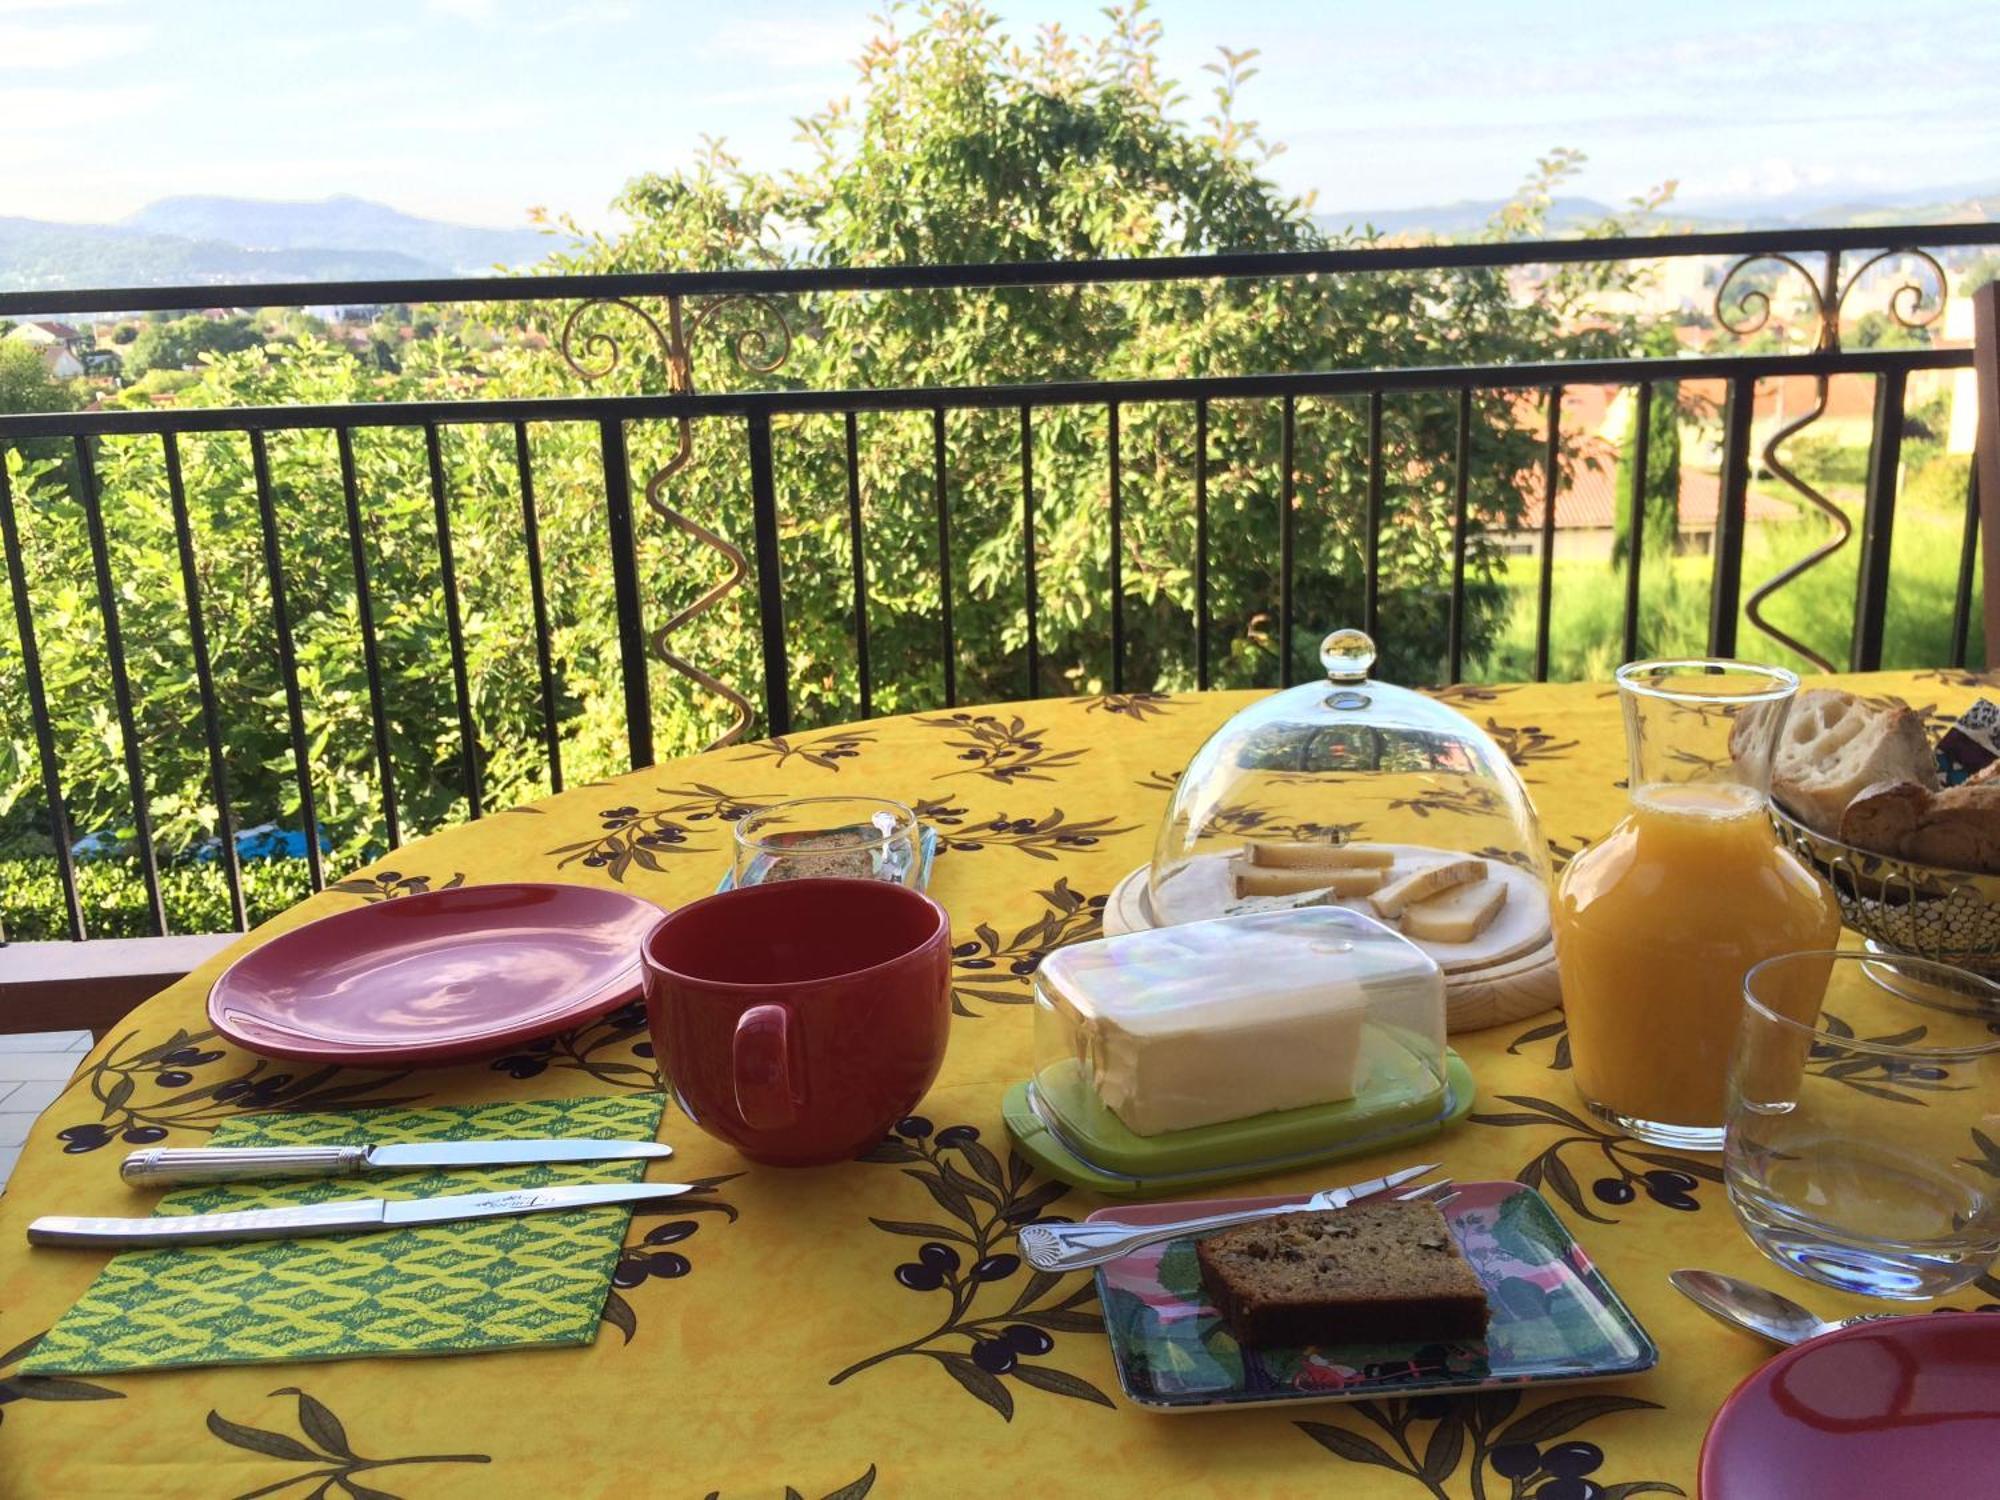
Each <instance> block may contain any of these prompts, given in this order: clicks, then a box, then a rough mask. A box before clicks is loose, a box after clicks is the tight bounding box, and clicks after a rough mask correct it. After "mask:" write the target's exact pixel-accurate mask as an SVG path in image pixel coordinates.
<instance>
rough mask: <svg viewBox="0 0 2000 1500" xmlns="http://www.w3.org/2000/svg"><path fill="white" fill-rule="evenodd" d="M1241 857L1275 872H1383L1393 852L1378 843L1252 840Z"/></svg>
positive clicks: (1394, 852)
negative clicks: (1308, 842)
mask: <svg viewBox="0 0 2000 1500" xmlns="http://www.w3.org/2000/svg"><path fill="white" fill-rule="evenodd" d="M1243 856H1244V858H1245V859H1247V860H1248V861H1249V862H1250V863H1251V864H1253V865H1262V866H1266V867H1269V868H1271V869H1276V870H1386V869H1388V868H1389V866H1390V865H1392V864H1394V863H1395V861H1396V851H1395V850H1393V849H1385V848H1384V847H1383V846H1382V845H1380V844H1305V843H1298V844H1291V843H1280V842H1279V841H1277V840H1276V839H1251V840H1250V842H1248V843H1247V844H1245V845H1244V846H1243Z"/></svg>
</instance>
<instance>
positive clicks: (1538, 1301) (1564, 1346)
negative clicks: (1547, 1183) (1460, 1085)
mask: <svg viewBox="0 0 2000 1500" xmlns="http://www.w3.org/2000/svg"><path fill="white" fill-rule="evenodd" d="M1303 1201H1304V1200H1303V1199H1302V1198H1297V1197H1279V1198H1216V1199H1211V1200H1208V1201H1206V1202H1200V1203H1185V1202H1184V1203H1148V1204H1132V1205H1120V1206H1118V1207H1116V1208H1104V1209H1099V1210H1098V1211H1097V1212H1096V1213H1094V1214H1092V1215H1091V1216H1090V1219H1091V1221H1093V1222H1095V1221H1097V1220H1100V1219H1116V1220H1119V1221H1122V1222H1124V1223H1128V1224H1157V1223H1161V1222H1163V1221H1165V1220H1169V1219H1178V1218H1192V1217H1194V1216H1195V1215H1197V1214H1224V1213H1230V1212H1233V1211H1235V1210H1237V1209H1244V1208H1262V1207H1265V1206H1267V1205H1278V1204H1287V1203H1299V1202H1303ZM1444 1215H1445V1219H1446V1221H1447V1222H1448V1223H1449V1224H1450V1225H1451V1230H1452V1233H1453V1235H1454V1236H1456V1238H1457V1240H1458V1243H1459V1248H1460V1249H1462V1250H1463V1251H1464V1252H1465V1255H1466V1258H1467V1259H1468V1260H1470V1261H1471V1262H1472V1266H1473V1269H1474V1270H1476V1271H1477V1272H1478V1273H1479V1279H1480V1280H1481V1281H1483V1282H1485V1283H1486V1296H1487V1301H1488V1303H1489V1304H1490V1305H1491V1307H1492V1312H1493V1321H1492V1325H1491V1326H1490V1327H1489V1328H1488V1330H1487V1336H1486V1341H1485V1342H1484V1343H1449V1344H1446V1343H1433V1344H1343V1345H1324V1346H1307V1347H1305V1348H1295V1349H1283V1348H1267V1349H1245V1348H1242V1347H1240V1346H1239V1345H1238V1344H1237V1342H1236V1340H1235V1339H1234V1338H1233V1337H1232V1336H1231V1335H1230V1333H1229V1330H1228V1329H1227V1328H1226V1327H1225V1326H1224V1325H1223V1322H1222V1319H1221V1318H1220V1317H1219V1316H1218V1315H1217V1314H1216V1312H1215V1309H1214V1308H1213V1307H1211V1306H1210V1305H1209V1303H1208V1299H1207V1297H1206V1296H1205V1295H1204V1294H1203V1292H1202V1289H1201V1279H1200V1273H1199V1271H1198V1269H1197V1267H1196V1264H1195V1256H1194V1240H1193V1239H1192V1238H1189V1239H1184V1240H1170V1241H1168V1242H1167V1243H1165V1244H1163V1245H1153V1246H1149V1247H1148V1248H1146V1249H1144V1250H1141V1251H1138V1252H1137V1253H1136V1254H1133V1255H1128V1256H1126V1257H1125V1258H1124V1259H1122V1260H1115V1261H1112V1262H1111V1263H1110V1264H1109V1265H1106V1266H1102V1267H1100V1268H1099V1270H1098V1272H1097V1295H1098V1300H1099V1302H1100V1304H1101V1305H1102V1306H1103V1308H1104V1326H1105V1329H1106V1331H1107V1332H1108V1333H1109V1334H1110V1337H1111V1353H1112V1356H1113V1358H1114V1359H1116V1361H1117V1364H1118V1380H1119V1384H1120V1385H1122V1386H1123V1387H1124V1390H1125V1395H1126V1398H1127V1399H1128V1400H1130V1401H1133V1402H1135V1403H1136V1404H1138V1405H1140V1406H1146V1407H1151V1408H1153V1409H1155V1410H1159V1411H1197V1410H1203V1409H1211V1408H1216V1407H1224V1406H1245V1405H1255V1404H1258V1403H1261V1402H1267V1401H1292V1402H1309V1401H1358V1400H1362V1399H1364V1398H1366V1397H1370V1396H1379V1395H1396V1396H1419V1395H1427V1394H1432V1393H1451V1392H1465V1391H1478V1390H1487V1389H1491V1388H1493V1387H1496V1386H1514V1385H1553V1384H1565V1383H1573V1382H1577V1381H1584V1380H1608V1379H1612V1378H1615V1377H1618V1376H1625V1375H1636V1374H1638V1373H1640V1372H1641V1371H1643V1370H1650V1369H1651V1368H1652V1367H1653V1366H1654V1365H1655V1364H1657V1363H1658V1362H1659V1358H1660V1351H1659V1350H1658V1349H1657V1348H1656V1347H1655V1346H1654V1344H1653V1341H1652V1339H1651V1338H1650V1337H1648V1336H1647V1333H1646V1330H1645V1329H1643V1328H1641V1327H1640V1326H1639V1322H1638V1319H1636V1318H1634V1317H1633V1316H1632V1314H1631V1312H1630V1311H1629V1310H1628V1309H1627V1308H1626V1306H1625V1304H1624V1303H1623V1302H1621V1301H1619V1300H1618V1294H1617V1293H1616V1292H1614V1291H1612V1290H1611V1287H1610V1285H1609V1284H1608V1283H1607V1282H1606V1281H1605V1279H1604V1278H1603V1276H1601V1275H1600V1274H1599V1273H1598V1270H1597V1268H1596V1267H1595V1266H1594V1265H1592V1264H1591V1261H1590V1257H1589V1256H1587V1255H1585V1254H1584V1252H1583V1248H1582V1247H1581V1246H1580V1245H1578V1244H1577V1243H1576V1241H1575V1240H1574V1239H1572V1238H1571V1237H1570V1233H1569V1231H1568V1230H1567V1229H1565V1228H1564V1227H1563V1225H1562V1221H1561V1220H1559V1219H1557V1218H1556V1216H1555V1214H1554V1213H1553V1212H1551V1211H1550V1209H1549V1206H1548V1205H1547V1204H1546V1203H1544V1202H1543V1201H1542V1200H1541V1197H1540V1195H1539V1194H1537V1193H1536V1192H1535V1191H1534V1190H1533V1189H1532V1188H1527V1187H1523V1186H1522V1185H1521V1184H1520V1183H1518V1182H1462V1183H1460V1184H1459V1185H1458V1196H1457V1197H1456V1198H1454V1199H1453V1200H1452V1201H1451V1203H1450V1204H1449V1205H1447V1206H1446V1208H1445V1210H1444Z"/></svg>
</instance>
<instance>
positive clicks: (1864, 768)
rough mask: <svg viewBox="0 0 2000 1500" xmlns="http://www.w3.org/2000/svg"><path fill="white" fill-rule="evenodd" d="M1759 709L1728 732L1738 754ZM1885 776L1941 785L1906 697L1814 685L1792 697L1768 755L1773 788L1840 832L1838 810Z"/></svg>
mask: <svg viewBox="0 0 2000 1500" xmlns="http://www.w3.org/2000/svg"><path fill="white" fill-rule="evenodd" d="M1765 722H1767V720H1766V719H1765V718H1764V717H1763V716H1761V715H1751V714H1746V715H1744V716H1742V717H1741V718H1739V720H1738V722H1737V724H1736V727H1735V728H1734V729H1733V730H1731V732H1730V737H1729V738H1730V750H1731V752H1732V753H1733V754H1735V755H1736V757H1737V758H1738V759H1739V760H1741V759H1745V758H1747V757H1748V755H1749V754H1750V753H1751V752H1752V750H1753V747H1754V736H1755V734H1756V733H1757V729H1758V726H1759V725H1760V724H1763V723H1765ZM1882 781H1907V782H1910V783H1912V784H1913V785H1915V786H1918V787H1921V788H1922V789H1923V790H1925V791H1932V792H1934V791H1936V790H1937V787H1938V773H1937V761H1936V759H1935V758H1934V757H1933V756H1932V754H1931V742H1930V736H1929V735H1927V734H1926V733H1925V732H1924V721H1923V720H1922V719H1921V718H1919V717H1918V716H1917V715H1916V714H1915V713H1913V712H1912V711H1911V710H1910V709H1909V708H1908V707H1907V706H1906V705H1904V704H1901V703H1897V702H1894V701H1893V700H1891V701H1887V702H1885V701H1884V700H1881V699H1874V700H1866V699H1862V698H1857V697H1855V696H1854V694H1852V693H1843V692H1840V691H1839V690H1838V689H1835V688H1813V689H1810V690H1808V691H1806V692H1803V693H1800V694H1799V695H1798V697H1797V698H1796V699H1794V700H1793V703H1792V710H1791V714H1790V715H1789V717H1787V719H1786V720H1785V725H1784V729H1783V730H1782V732H1781V733H1780V735H1779V738H1778V745H1777V751H1776V754H1775V755H1774V756H1773V757H1772V763H1771V795H1772V796H1773V797H1775V798H1776V799H1777V800H1778V802H1779V803H1780V804H1781V805H1782V806H1783V807H1784V808H1785V809H1786V810H1787V811H1788V812H1790V813H1791V814H1793V816H1795V817H1797V818H1798V819H1800V820H1801V821H1802V822H1804V823H1805V824H1806V825H1807V826H1808V827H1810V828H1812V829H1814V830H1816V831H1817V832H1820V833H1823V834H1826V835H1827V836H1828V837H1830V838H1838V837H1839V836H1840V820H1841V815H1842V814H1843V813H1845V812H1846V811H1847V804H1848V803H1850V802H1852V801H1853V800H1854V799H1855V797H1856V796H1858V795H1859V794H1860V793H1861V792H1862V791H1863V790H1865V789H1866V788H1868V787H1871V786H1873V785H1874V784H1875V783H1877V782H1882Z"/></svg>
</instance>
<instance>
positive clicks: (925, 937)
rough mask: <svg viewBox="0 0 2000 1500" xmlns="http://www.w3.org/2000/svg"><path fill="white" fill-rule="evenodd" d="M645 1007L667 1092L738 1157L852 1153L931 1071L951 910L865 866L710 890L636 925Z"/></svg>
mask: <svg viewBox="0 0 2000 1500" xmlns="http://www.w3.org/2000/svg"><path fill="white" fill-rule="evenodd" d="M641 958H642V962H643V965H644V968H645V983H646V1018H647V1022H648V1024H649V1025H650V1027H651V1028H652V1033H653V1049H654V1051H655V1052H656V1053H657V1054H658V1056H659V1059H660V1066H661V1069H662V1071H663V1072H664V1074H665V1076H666V1078H667V1081H668V1083H669V1084H670V1085H671V1086H672V1088H673V1091H674V1097H675V1099H676V1100H677V1101H678V1102H679V1104H680V1106H681V1108H682V1109H684V1110H685V1111H687V1113H688V1115H689V1117H690V1118H691V1119H693V1120H694V1122H695V1123H696V1124H697V1125H699V1126H701V1128H702V1129H704V1130H706V1131H707V1132H708V1133H709V1134H710V1135H713V1136H716V1137H718V1138H719V1139H721V1140H724V1141H727V1142H728V1143H729V1144H730V1145H732V1146H734V1147H736V1149H737V1150H739V1151H741V1152H742V1153H743V1154H744V1155H745V1156H747V1157H749V1158H750V1159H751V1160H752V1161H758V1162H764V1163H766V1164H768V1165H771V1166H781V1167H805V1166H817V1165H820V1164H822V1163H826V1162H836V1161H846V1160H849V1159H851V1158H853V1157H855V1156H858V1155H860V1154H861V1153H862V1152H863V1151H866V1150H867V1149H868V1148H869V1147H870V1146H872V1145H874V1144H875V1143H876V1142H877V1141H879V1140H880V1139H881V1138H882V1137H883V1136H884V1135H885V1134H887V1133H888V1130H889V1127H890V1126H892V1125H894V1124H895V1123H896V1121H898V1120H900V1119H901V1118H902V1117H903V1116H905V1115H907V1114H908V1113H909V1112H910V1111H911V1109H913V1108H914V1107H915V1106H916V1103H917V1101H918V1100H919V1099H921V1098H922V1097H923V1096H924V1091H925V1090H926V1089H928V1088H929V1087H930V1086H931V1082H932V1080H933V1079H935V1078H936V1077H937V1073H938V1067H939V1065H940V1064H942V1063H943V1061H944V1048H945V1041H946V1038H947V1037H948V1036H949V1035H950V1032H951V999H950V996H951V919H950V918H949V917H947V916H946V915H945V911H944V908H943V907H941V906H939V905H938V904H937V902H935V901H933V900H931V898H930V897H928V896H926V895H924V894H922V893H921V892H918V891H913V890H910V889H908V888H907V887H904V886H900V885H893V884H890V883H889V882H887V881H880V880H783V881H773V882H769V883H766V884H762V885H753V886H746V887H744V888H742V889H740V890H731V891H724V892H722V893H721V894H719V895H714V896H707V897H704V898H703V899H702V900H699V901H695V902H691V903H689V904H688V905H686V906H683V907H681V908H680V909H679V910H678V911H675V912H672V913H670V914H668V915H667V916H666V917H665V918H663V919H662V920H661V921H660V922H659V923H658V925H656V926H655V927H654V928H653V930H652V931H651V932H650V933H649V934H648V935H647V937H646V943H645V947H644V949H643V950H642V953H641Z"/></svg>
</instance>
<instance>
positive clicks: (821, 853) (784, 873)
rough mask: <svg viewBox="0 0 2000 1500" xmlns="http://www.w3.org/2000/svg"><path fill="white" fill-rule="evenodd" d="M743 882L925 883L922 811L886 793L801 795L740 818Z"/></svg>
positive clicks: (737, 875) (739, 878)
mask: <svg viewBox="0 0 2000 1500" xmlns="http://www.w3.org/2000/svg"><path fill="white" fill-rule="evenodd" d="M735 833H736V863H735V867H734V873H733V876H732V879H733V883H734V884H736V885H739V886H744V885H760V884H762V883H763V882H765V881H767V880H887V881H892V882H894V883H895V884H897V885H907V886H919V885H920V884H921V883H922V876H923V858H922V846H921V843H920V835H921V829H920V826H919V824H918V823H917V815H916V814H915V813H913V812H911V811H910V809H909V808H907V807H905V806H904V805H903V804H902V803H900V802H891V801H889V800H888V799H887V798H883V797H797V798H794V799H793V800H791V801H789V802H778V803H774V804H773V805H771V806H770V807H765V808H760V809H759V810H758V811H756V812H753V813H751V814H749V815H748V816H747V817H744V818H740V819H738V820H737V823H736V829H735Z"/></svg>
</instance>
